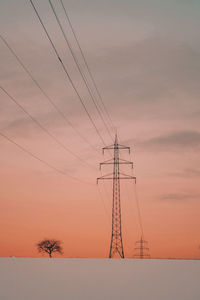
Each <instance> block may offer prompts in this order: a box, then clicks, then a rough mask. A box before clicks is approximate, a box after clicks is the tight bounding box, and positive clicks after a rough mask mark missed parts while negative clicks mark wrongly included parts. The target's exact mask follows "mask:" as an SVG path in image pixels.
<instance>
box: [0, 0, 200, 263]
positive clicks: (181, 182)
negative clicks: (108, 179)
mask: <svg viewBox="0 0 200 300" xmlns="http://www.w3.org/2000/svg"><path fill="white" fill-rule="evenodd" d="M52 2H53V3H54V5H55V7H56V11H57V13H58V14H59V17H60V19H61V21H62V23H63V25H64V26H65V29H66V32H67V34H68V37H69V39H70V41H71V42H72V44H73V46H74V47H75V44H74V41H73V37H72V35H71V33H70V29H69V27H68V26H67V23H66V21H65V18H64V14H63V11H62V9H61V6H60V4H59V1H57V0H53V1H52ZM63 2H64V4H65V5H66V8H67V10H68V13H69V16H70V18H71V21H72V24H73V25H74V28H75V31H76V33H77V36H78V38H79V41H80V43H81V45H82V48H83V49H84V53H85V56H86V58H87V60H88V63H89V65H90V68H91V70H92V72H93V75H94V77H95V79H96V82H97V84H98V87H99V89H100V91H101V94H102V97H103V99H104V102H105V104H106V107H107V109H108V111H109V113H110V115H111V117H112V120H113V122H114V124H115V126H116V127H117V130H118V133H119V137H120V141H121V143H122V144H125V145H128V146H130V147H131V150H132V158H133V161H134V164H135V171H134V172H135V175H136V177H137V190H138V195H139V199H140V203H141V210H142V217H143V223H144V232H145V238H146V239H147V240H148V241H149V247H150V252H151V256H152V257H162V258H163V257H179V258H200V249H199V245H200V233H199V228H200V185H199V180H200V160H199V157H200V130H199V127H200V121H199V120H200V84H199V82H200V31H199V28H200V1H199V0H196V1H194V0H191V1H186V0H173V1H172V0H169V1H164V0H159V1H158V0H157V1H156V0H148V1H147V0H146V1H144V0H109V1H104V0H102V1H97V0H93V1H91V0H84V1H83V0H82V1H81V0H77V1H72V0H69V1H67V0H64V1H63ZM34 3H35V5H36V7H37V8H38V10H39V12H40V14H41V17H42V19H43V21H44V23H45V25H46V26H47V28H48V31H49V33H50V34H51V37H52V39H53V41H54V42H55V44H56V46H57V47H58V50H59V53H60V55H61V57H62V59H63V61H64V63H65V64H66V66H67V67H68V69H69V72H70V74H71V76H72V78H73V80H74V82H75V85H76V87H77V88H78V90H79V92H80V94H81V95H82V96H83V98H84V101H85V103H86V105H87V107H88V109H89V111H90V113H91V114H92V116H93V117H94V119H95V121H96V122H97V126H98V128H99V130H100V132H101V134H102V135H103V136H104V138H105V140H106V143H107V144H110V139H109V136H108V135H107V133H106V131H105V128H104V127H103V125H102V122H101V120H100V119H99V117H98V115H97V113H96V111H95V108H94V106H93V104H92V102H91V99H90V98H89V96H88V93H87V91H86V89H85V87H84V84H83V82H82V81H81V77H80V75H79V74H78V72H77V69H76V66H75V64H74V62H73V60H72V57H71V54H70V52H69V50H68V49H67V46H66V44H65V42H64V40H63V37H62V35H61V32H60V31H59V28H58V25H57V23H56V21H55V18H54V16H53V14H52V11H51V9H50V6H49V3H48V1H47V0H45V1H39V0H35V1H34ZM0 28H1V32H0V33H1V35H2V36H3V37H4V38H5V39H6V40H7V42H8V43H9V45H10V46H11V47H12V48H13V49H14V50H15V51H16V53H17V55H18V56H19V57H20V58H21V59H22V60H23V63H24V64H25V65H26V66H27V68H28V69H29V70H30V71H31V72H32V74H33V76H34V77H35V78H36V79H37V81H38V82H39V83H40V85H41V86H42V88H43V89H44V90H45V91H46V93H47V94H48V95H49V96H50V97H51V98H52V99H53V100H54V101H55V103H56V104H57V106H58V107H59V108H60V109H61V110H62V111H63V113H64V114H65V115H66V116H67V117H68V118H69V120H70V121H71V123H72V124H73V125H74V126H75V127H76V128H77V129H78V130H79V131H80V132H81V133H82V135H83V136H84V137H86V138H87V139H88V140H89V141H90V143H91V144H92V145H93V146H94V147H95V148H96V149H97V152H96V151H94V150H92V149H91V148H90V147H89V146H88V144H86V143H84V142H83V141H81V139H80V137H79V136H78V135H76V134H75V133H74V131H73V130H72V129H71V128H70V127H67V126H66V123H65V122H64V120H62V119H61V117H60V116H59V115H58V114H57V112H56V111H55V110H54V109H53V108H52V106H51V105H50V104H49V103H48V101H47V100H46V99H45V97H44V96H43V95H42V94H41V92H40V90H39V89H38V88H37V87H36V86H35V85H34V83H33V82H32V81H31V79H30V78H29V77H28V76H27V74H26V73H25V72H24V70H23V69H22V68H21V67H20V65H19V63H18V62H17V61H16V59H15V58H14V57H13V55H12V54H11V53H10V52H9V51H8V49H7V48H6V46H5V45H4V44H3V43H2V41H1V40H0V85H1V86H3V87H4V88H5V89H6V90H7V91H8V92H9V93H10V94H11V95H12V96H13V97H15V99H16V100H17V101H18V102H19V103H21V104H22V105H23V106H24V107H25V108H26V110H27V111H29V112H30V113H31V114H32V115H33V116H34V117H35V118H36V119H37V120H38V121H39V122H41V123H42V124H43V126H45V127H46V128H48V130H49V131H51V132H52V133H53V134H54V135H55V136H56V137H57V138H58V139H59V140H60V141H62V143H63V144H65V145H66V147H68V148H70V149H71V150H72V151H73V152H74V153H76V154H77V155H79V156H80V157H81V158H82V159H83V160H85V161H86V162H87V163H89V164H91V165H93V166H94V167H95V168H96V169H90V168H89V167H88V166H87V165H84V164H82V163H80V162H79V161H78V160H77V159H75V158H74V157H73V156H71V155H70V154H68V153H66V152H65V151H64V150H63V149H62V148H60V147H59V146H58V145H57V144H56V143H55V142H54V141H53V140H51V139H50V138H49V137H48V136H47V135H46V134H45V133H44V132H43V131H42V130H41V129H40V128H38V127H37V125H36V124H34V123H33V122H32V121H31V120H30V119H28V117H27V116H26V115H25V114H24V113H23V111H21V110H20V108H19V107H17V106H16V105H15V104H14V103H12V102H11V101H10V99H9V98H8V97H7V96H6V95H5V94H4V93H3V92H2V91H0V131H1V132H3V133H5V134H6V135H8V136H9V137H11V138H12V139H13V140H15V141H16V142H17V143H19V144H21V145H23V146H24V147H25V148H26V149H28V150H30V151H32V152H33V153H35V154H36V155H38V156H39V157H41V158H42V159H45V160H47V161H48V162H50V163H51V164H52V165H54V166H56V167H58V168H60V169H62V170H64V171H66V172H67V173H69V174H71V175H72V176H75V177H78V178H80V179H84V180H86V181H89V182H91V183H93V184H94V186H93V185H87V184H84V183H81V182H75V181H74V180H72V179H70V178H68V177H65V176H62V175H59V174H57V173H56V172H54V171H53V170H51V169H48V168H47V167H45V166H44V165H42V164H41V163H40V162H38V161H36V160H34V159H33V158H31V157H29V156H28V155H26V154H25V153H23V152H22V151H20V150H19V149H18V148H16V147H15V146H14V145H12V144H10V143H9V142H8V141H6V140H4V139H3V138H0V148H1V155H0V165H1V172H0V177H1V189H0V201H1V209H0V227H1V234H0V243H1V248H0V256H37V255H38V253H37V251H36V248H35V243H36V242H37V241H38V240H40V239H42V238H43V237H50V238H51V237H52V238H57V239H61V240H62V241H63V247H64V256H67V257H68V256H69V257H107V255H108V250H109V243H110V234H111V200H112V199H111V196H112V195H111V183H100V185H99V188H100V191H101V194H102V196H103V199H102V198H100V197H99V194H98V190H97V188H96V186H95V184H96V177H99V176H100V173H99V170H98V164H99V163H100V162H101V161H103V160H104V159H106V157H103V156H102V154H101V148H102V147H103V145H102V143H101V141H100V140H99V138H98V136H97V134H96V133H95V131H94V129H93V128H92V126H91V123H90V122H89V120H88V117H87V115H86V114H85V112H84V111H83V108H82V107H81V105H80V102H79V101H78V99H77V97H76V95H75V93H74V91H73V90H72V88H71V87H70V84H69V82H67V80H66V78H65V75H64V73H63V71H62V69H61V68H60V65H59V63H58V61H57V59H56V57H55V54H54V53H53V51H52V49H51V47H50V44H49V41H48V40H47V38H46V36H45V35H44V32H43V30H42V28H41V25H40V24H39V22H38V19H37V18H36V16H35V14H34V11H33V9H32V7H31V5H30V3H29V1H26V0H18V1H11V0H6V1H5V0H0ZM76 54H77V55H78V56H79V53H78V50H77V49H76ZM79 58H80V56H79ZM123 157H124V158H126V159H129V156H128V154H126V153H125V154H123ZM106 171H108V169H105V172H106ZM125 171H127V169H126V170H125ZM133 189H134V187H133V186H132V184H131V183H129V184H128V183H122V195H121V196H122V197H121V198H122V214H123V216H122V223H123V224H122V226H123V238H124V247H125V256H126V257H132V255H133V248H134V247H135V246H134V242H135V241H136V240H137V239H138V238H139V237H140V229H139V226H138V216H137V211H136V204H135V199H134V190H133ZM102 201H104V202H102Z"/></svg>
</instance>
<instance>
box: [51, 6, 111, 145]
mask: <svg viewBox="0 0 200 300" xmlns="http://www.w3.org/2000/svg"><path fill="white" fill-rule="evenodd" d="M48 1H49V4H50V7H51V9H52V11H53V14H54V16H55V18H56V21H57V23H58V26H59V27H60V30H61V32H62V34H63V37H64V39H65V41H66V43H67V46H68V48H69V50H70V53H71V55H72V57H73V60H74V62H75V64H76V66H77V68H78V71H79V73H80V75H81V77H82V79H83V82H84V84H85V86H86V88H87V90H88V93H89V95H90V97H91V99H92V102H93V104H94V106H95V108H96V110H97V112H98V114H99V116H100V119H101V120H102V122H103V124H104V126H105V128H106V131H107V132H108V135H109V136H110V138H111V141H113V137H112V134H111V132H110V129H109V128H108V126H107V124H106V122H105V120H104V117H103V115H102V113H101V111H100V109H99V107H98V104H97V103H96V100H95V98H94V96H93V94H92V91H91V89H90V87H89V84H88V82H87V79H86V77H85V75H84V73H83V72H82V70H81V66H80V64H79V61H78V59H77V57H76V55H75V53H74V51H73V49H72V46H71V44H70V41H69V40H68V38H67V35H66V34H65V31H64V29H63V26H62V24H61V22H60V20H59V17H58V15H57V13H56V11H55V8H54V6H53V4H52V2H51V0H48Z"/></svg>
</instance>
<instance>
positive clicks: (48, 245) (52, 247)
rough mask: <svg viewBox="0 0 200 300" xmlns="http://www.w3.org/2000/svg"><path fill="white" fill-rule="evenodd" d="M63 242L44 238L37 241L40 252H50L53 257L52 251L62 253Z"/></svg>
mask: <svg viewBox="0 0 200 300" xmlns="http://www.w3.org/2000/svg"><path fill="white" fill-rule="evenodd" d="M60 244H61V242H60V241H57V240H54V239H51V240H49V239H44V240H42V241H40V242H39V243H37V245H36V246H37V249H38V252H44V253H48V255H49V257H50V258H51V257H52V253H54V252H58V253H60V254H62V247H61V245H60Z"/></svg>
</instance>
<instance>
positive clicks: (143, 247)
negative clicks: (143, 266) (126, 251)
mask: <svg viewBox="0 0 200 300" xmlns="http://www.w3.org/2000/svg"><path fill="white" fill-rule="evenodd" d="M147 244H148V242H147V241H145V240H143V238H142V236H141V239H140V240H139V241H137V242H136V248H135V250H136V251H138V250H139V253H138V252H136V254H134V257H135V258H141V259H143V258H150V254H149V248H148V247H147Z"/></svg>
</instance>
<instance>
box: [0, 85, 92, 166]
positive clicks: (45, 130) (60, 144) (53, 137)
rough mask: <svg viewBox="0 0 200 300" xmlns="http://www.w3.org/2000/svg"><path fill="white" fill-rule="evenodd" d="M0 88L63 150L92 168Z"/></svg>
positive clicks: (0, 87)
mask: <svg viewBox="0 0 200 300" xmlns="http://www.w3.org/2000/svg"><path fill="white" fill-rule="evenodd" d="M0 89H1V90H2V91H3V92H4V93H5V94H6V95H7V96H8V97H9V98H10V99H11V101H12V102H14V103H15V104H16V105H17V106H18V107H20V109H21V110H22V111H23V112H24V113H25V114H26V115H27V116H28V117H29V118H30V119H31V120H32V121H33V122H34V123H36V124H37V126H38V127H40V128H41V129H42V130H43V131H44V132H45V133H46V134H47V135H48V136H50V137H51V138H52V139H53V140H54V141H55V142H56V143H57V144H58V145H59V146H60V147H62V148H63V149H64V150H65V151H67V152H69V153H70V154H71V155H73V156H74V157H76V158H77V159H78V160H80V161H81V162H82V163H84V164H86V165H87V166H89V167H90V168H94V167H93V166H92V165H90V164H88V163H87V162H86V161H84V160H83V159H82V158H81V157H79V156H78V155H76V154H75V153H74V152H72V151H71V150H70V149H68V148H67V147H66V146H65V145H64V144H63V143H61V142H60V141H59V140H58V139H57V138H56V137H55V136H54V135H53V134H51V132H49V130H48V129H46V128H45V127H44V126H43V125H41V123H40V122H38V120H37V119H35V118H34V117H33V116H32V115H31V114H30V113H29V112H28V111H27V110H26V109H25V108H24V107H23V106H22V105H21V104H20V103H18V102H17V100H16V99H15V98H14V97H12V96H11V95H10V94H9V93H8V92H7V91H6V90H5V89H4V88H3V87H2V86H0Z"/></svg>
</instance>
